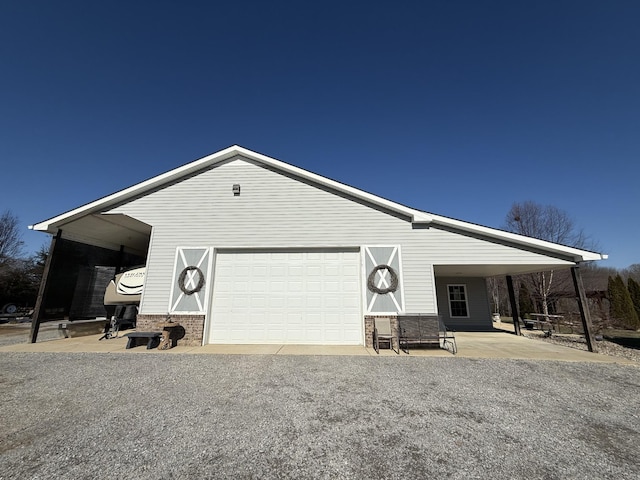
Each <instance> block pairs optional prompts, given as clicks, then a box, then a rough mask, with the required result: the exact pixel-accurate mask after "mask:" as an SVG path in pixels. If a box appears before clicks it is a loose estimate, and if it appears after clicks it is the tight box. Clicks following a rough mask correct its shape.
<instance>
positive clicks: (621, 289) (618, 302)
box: [608, 275, 640, 328]
mask: <svg viewBox="0 0 640 480" xmlns="http://www.w3.org/2000/svg"><path fill="white" fill-rule="evenodd" d="M608 293H609V303H610V309H611V316H612V317H613V318H614V319H616V320H619V321H622V322H624V324H625V325H627V326H628V327H631V328H638V324H639V323H640V322H639V321H638V314H637V313H636V310H635V308H634V307H633V301H632V300H631V295H629V290H627V287H626V286H625V284H624V281H623V280H622V277H621V276H620V275H616V277H615V278H612V277H609V288H608Z"/></svg>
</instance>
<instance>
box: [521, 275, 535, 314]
mask: <svg viewBox="0 0 640 480" xmlns="http://www.w3.org/2000/svg"><path fill="white" fill-rule="evenodd" d="M518 310H520V317H521V318H527V317H528V315H529V314H530V313H533V312H534V311H535V309H534V308H533V300H532V299H531V294H530V293H529V289H528V288H527V286H526V285H525V284H524V283H521V284H520V291H519V293H518Z"/></svg>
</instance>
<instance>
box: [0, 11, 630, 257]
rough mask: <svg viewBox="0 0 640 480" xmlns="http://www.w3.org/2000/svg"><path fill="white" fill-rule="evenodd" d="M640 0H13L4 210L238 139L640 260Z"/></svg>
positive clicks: (47, 207)
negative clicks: (557, 221) (541, 216)
mask: <svg viewBox="0 0 640 480" xmlns="http://www.w3.org/2000/svg"><path fill="white" fill-rule="evenodd" d="M639 18H640V2H637V1H608V2H604V1H589V0H580V1H562V0H560V1H514V0H509V1H456V0H451V1H415V2H404V1H393V2H391V1H389V2H376V1H367V2H359V1H351V2H348V1H340V2H337V1H331V0H329V1H323V2H302V1H299V2H285V1H277V0H273V1H269V2H266V1H254V2H248V1H242V0H237V1H235V2H215V1H202V2H196V1H180V2H178V1H163V0H157V1H149V2H141V1H138V2H136V1H126V2H125V1H109V2H92V1H86V0H83V1H67V0H59V1H56V2H51V1H39V0H35V1H24V0H20V1H7V0H5V1H2V2H0V55H1V57H0V58H1V59H2V62H1V64H0V65H1V66H0V69H1V71H2V74H1V75H0V111H1V112H2V113H1V114H0V159H1V161H2V170H1V171H2V180H3V181H2V187H1V188H0V211H4V210H5V209H9V210H11V211H12V212H13V213H14V214H16V215H18V217H19V218H20V220H21V223H22V227H23V230H24V240H25V243H26V247H27V249H26V250H27V251H28V252H30V251H35V250H37V249H38V248H39V247H40V246H41V245H43V244H45V243H48V237H47V236H46V235H44V234H42V233H39V232H31V231H29V230H27V225H30V224H33V223H37V222H39V221H42V220H45V219H47V218H50V217H53V216H55V215H57V214H60V213H62V212H64V211H67V210H70V209H73V208H75V207H77V206H79V205H81V204H84V203H87V202H89V201H92V200H95V199H97V198H99V197H102V196H104V195H107V194H110V193H113V192H114V191H117V190H120V189H122V188H126V187H128V186H130V185H133V184H135V183H137V182H139V181H142V180H145V179H147V178H150V177H153V176H155V175H157V174H160V173H163V172H165V171H167V170H170V169H173V168H175V167H178V166H180V165H182V164H184V163H188V162H190V161H192V160H195V159H197V158H200V157H202V156H204V155H207V154H209V153H212V152H215V151H217V150H220V149H222V148H225V147H227V146H229V145H232V144H239V145H242V146H243V147H246V148H249V149H251V150H255V151H258V152H260V153H264V154H266V155H269V156H272V157H275V158H277V159H279V160H283V161H285V162H288V163H291V164H294V165H296V166H299V167H302V168H306V169H308V170H311V171H313V172H315V173H319V174H321V175H325V176H327V177H330V178H333V179H335V180H339V181H341V182H344V183H347V184H350V185H353V186H355V187H358V188H361V189H363V190H366V191H369V192H371V193H375V194H378V195H380V196H383V197H386V198H389V199H392V200H395V201H398V202H400V203H403V204H407V205H409V206H412V207H414V208H419V209H422V210H426V211H429V212H433V213H437V214H440V215H445V216H449V217H454V218H458V219H461V220H467V221H470V222H474V223H479V224H482V225H487V226H490V227H498V228H500V227H502V226H503V225H504V219H505V216H506V214H507V212H508V210H509V208H510V207H511V205H512V204H513V203H514V202H522V201H525V200H532V201H535V202H537V203H540V204H549V205H554V206H556V207H558V208H560V209H562V210H564V211H566V212H567V213H568V214H569V215H570V216H571V217H572V218H573V219H574V221H575V223H576V225H577V226H578V227H580V228H582V229H584V230H585V232H586V233H587V234H588V235H590V236H591V237H592V239H593V240H595V241H596V242H597V244H598V249H599V251H602V252H603V253H607V254H609V256H610V259H609V260H607V261H604V262H600V265H602V266H610V267H618V268H624V267H626V266H628V265H630V264H633V263H640V251H639V249H638V247H637V242H638V240H637V239H638V238H640V222H639V215H638V207H640V193H639V192H640V189H638V179H639V177H640V176H639V173H640V172H639V170H640V163H639V162H638V160H639V156H640V134H639V133H640V56H639V53H638V52H640V29H639V28H638V25H637V23H638V19H639Z"/></svg>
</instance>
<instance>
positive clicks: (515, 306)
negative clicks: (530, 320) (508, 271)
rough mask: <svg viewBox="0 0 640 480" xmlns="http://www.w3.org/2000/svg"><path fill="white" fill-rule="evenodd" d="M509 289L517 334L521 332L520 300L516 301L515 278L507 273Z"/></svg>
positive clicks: (514, 327)
mask: <svg viewBox="0 0 640 480" xmlns="http://www.w3.org/2000/svg"><path fill="white" fill-rule="evenodd" d="M507 289H508V290H509V302H510V303H511V316H512V317H513V329H514V332H515V334H516V335H521V333H520V313H519V312H518V302H516V292H515V290H514V289H513V279H512V278H511V275H507Z"/></svg>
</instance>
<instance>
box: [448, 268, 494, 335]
mask: <svg viewBox="0 0 640 480" xmlns="http://www.w3.org/2000/svg"><path fill="white" fill-rule="evenodd" d="M452 285H464V289H465V297H466V298H465V300H466V305H467V313H468V317H454V316H452V315H451V311H450V300H449V286H452ZM436 288H437V296H438V313H439V314H440V315H441V316H442V319H443V320H444V323H445V324H446V325H447V327H449V328H451V329H454V330H491V329H492V328H493V323H492V321H491V312H490V311H489V310H490V307H489V296H488V294H487V284H486V280H485V279H484V278H481V277H461V278H458V277H438V278H437V280H436Z"/></svg>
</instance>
